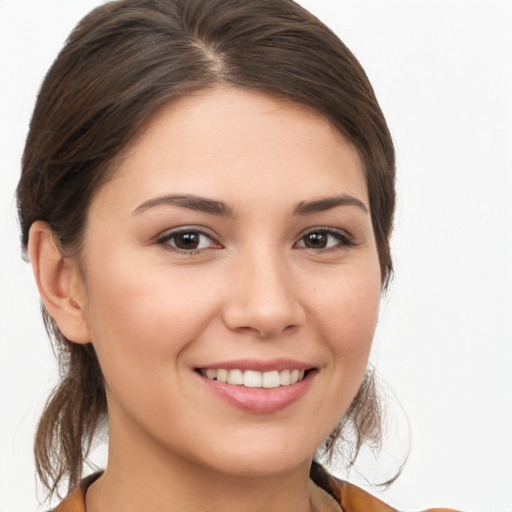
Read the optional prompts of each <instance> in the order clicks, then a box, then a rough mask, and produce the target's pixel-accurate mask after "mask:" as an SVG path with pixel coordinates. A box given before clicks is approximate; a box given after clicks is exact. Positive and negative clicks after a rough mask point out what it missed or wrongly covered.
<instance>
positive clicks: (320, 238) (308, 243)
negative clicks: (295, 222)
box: [302, 231, 329, 249]
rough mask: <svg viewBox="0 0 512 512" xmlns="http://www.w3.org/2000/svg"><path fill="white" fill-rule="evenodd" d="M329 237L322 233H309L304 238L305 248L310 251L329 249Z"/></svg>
mask: <svg viewBox="0 0 512 512" xmlns="http://www.w3.org/2000/svg"><path fill="white" fill-rule="evenodd" d="M328 238H329V235H328V234H327V233H322V232H318V231H316V232H314V233H308V234H307V235H305V236H303V237H302V240H303V241H304V247H307V248H308V249H324V248H325V247H327V242H328Z"/></svg>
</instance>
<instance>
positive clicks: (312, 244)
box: [297, 228, 355, 251]
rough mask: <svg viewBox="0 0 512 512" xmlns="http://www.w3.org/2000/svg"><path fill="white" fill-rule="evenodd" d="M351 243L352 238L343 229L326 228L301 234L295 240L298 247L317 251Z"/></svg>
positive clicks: (352, 243) (342, 247) (349, 245)
mask: <svg viewBox="0 0 512 512" xmlns="http://www.w3.org/2000/svg"><path fill="white" fill-rule="evenodd" d="M353 245H355V242H354V240H353V239H352V238H351V237H350V235H348V234H347V233H346V232H345V231H342V230H338V229H327V228H325V229H317V230H316V231H310V232H309V233H306V234H305V235H302V236H301V237H300V239H299V241H298V242H297V246H298V247H303V248H305V249H315V250H317V251H321V250H324V249H325V250H336V249H346V248H348V247H351V246H353Z"/></svg>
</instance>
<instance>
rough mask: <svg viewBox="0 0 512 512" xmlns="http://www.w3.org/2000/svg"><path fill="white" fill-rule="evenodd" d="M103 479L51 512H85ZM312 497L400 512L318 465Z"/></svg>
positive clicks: (354, 508)
mask: <svg viewBox="0 0 512 512" xmlns="http://www.w3.org/2000/svg"><path fill="white" fill-rule="evenodd" d="M100 475H101V473H96V474H94V475H91V476H89V477H87V478H84V479H83V480H82V481H81V482H80V485H79V486H78V487H77V488H76V489H75V490H74V491H72V492H71V493H70V494H69V495H68V496H67V497H66V498H65V499H64V501H63V502H62V503H61V504H60V505H59V506H57V508H55V509H53V511H51V512H86V510H85V494H86V492H87V489H88V487H89V486H90V485H91V484H92V483H93V482H94V481H95V480H96V479H97V478H98V477H99V476H100ZM309 489H310V496H311V502H312V505H313V507H314V510H315V512H398V511H397V510H396V509H395V508H393V507H390V506H389V505H386V504H385V503H383V502H382V501H381V500H379V499H378V498H375V496H372V495H371V494H369V493H367V492H366V491H363V490H362V489H360V488H359V487H357V486H355V485H352V484H350V483H348V482H345V481H343V480H338V479H337V478H334V477H333V476H331V475H330V474H329V473H327V471H326V470H325V469H324V468H322V466H320V465H319V464H316V463H313V465H312V466H311V480H310V487H309ZM425 512H456V511H454V510H453V509H448V508H433V509H429V510H428V511H425Z"/></svg>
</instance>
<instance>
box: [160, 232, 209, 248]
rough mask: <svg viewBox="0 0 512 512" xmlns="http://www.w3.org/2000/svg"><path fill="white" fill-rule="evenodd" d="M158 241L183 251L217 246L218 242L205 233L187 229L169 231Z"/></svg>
mask: <svg viewBox="0 0 512 512" xmlns="http://www.w3.org/2000/svg"><path fill="white" fill-rule="evenodd" d="M158 243H159V244H161V245H164V246H168V247H169V248H170V249H174V250H175V251H181V252H184V253H187V252H188V253H193V252H196V251H200V250H202V249H210V248H212V247H218V244H216V242H215V241H214V240H212V238H211V237H210V236H209V235H207V234H206V233H203V232H201V231H189V230H181V231H180V230H178V231H171V232H170V233H167V234H166V235H164V236H163V237H162V238H160V240H158Z"/></svg>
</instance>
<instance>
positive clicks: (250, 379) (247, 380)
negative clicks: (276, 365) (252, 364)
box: [244, 370, 261, 388]
mask: <svg viewBox="0 0 512 512" xmlns="http://www.w3.org/2000/svg"><path fill="white" fill-rule="evenodd" d="M244 386H245V387H246V388H261V372H254V371H252V370H246V371H245V372H244Z"/></svg>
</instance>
